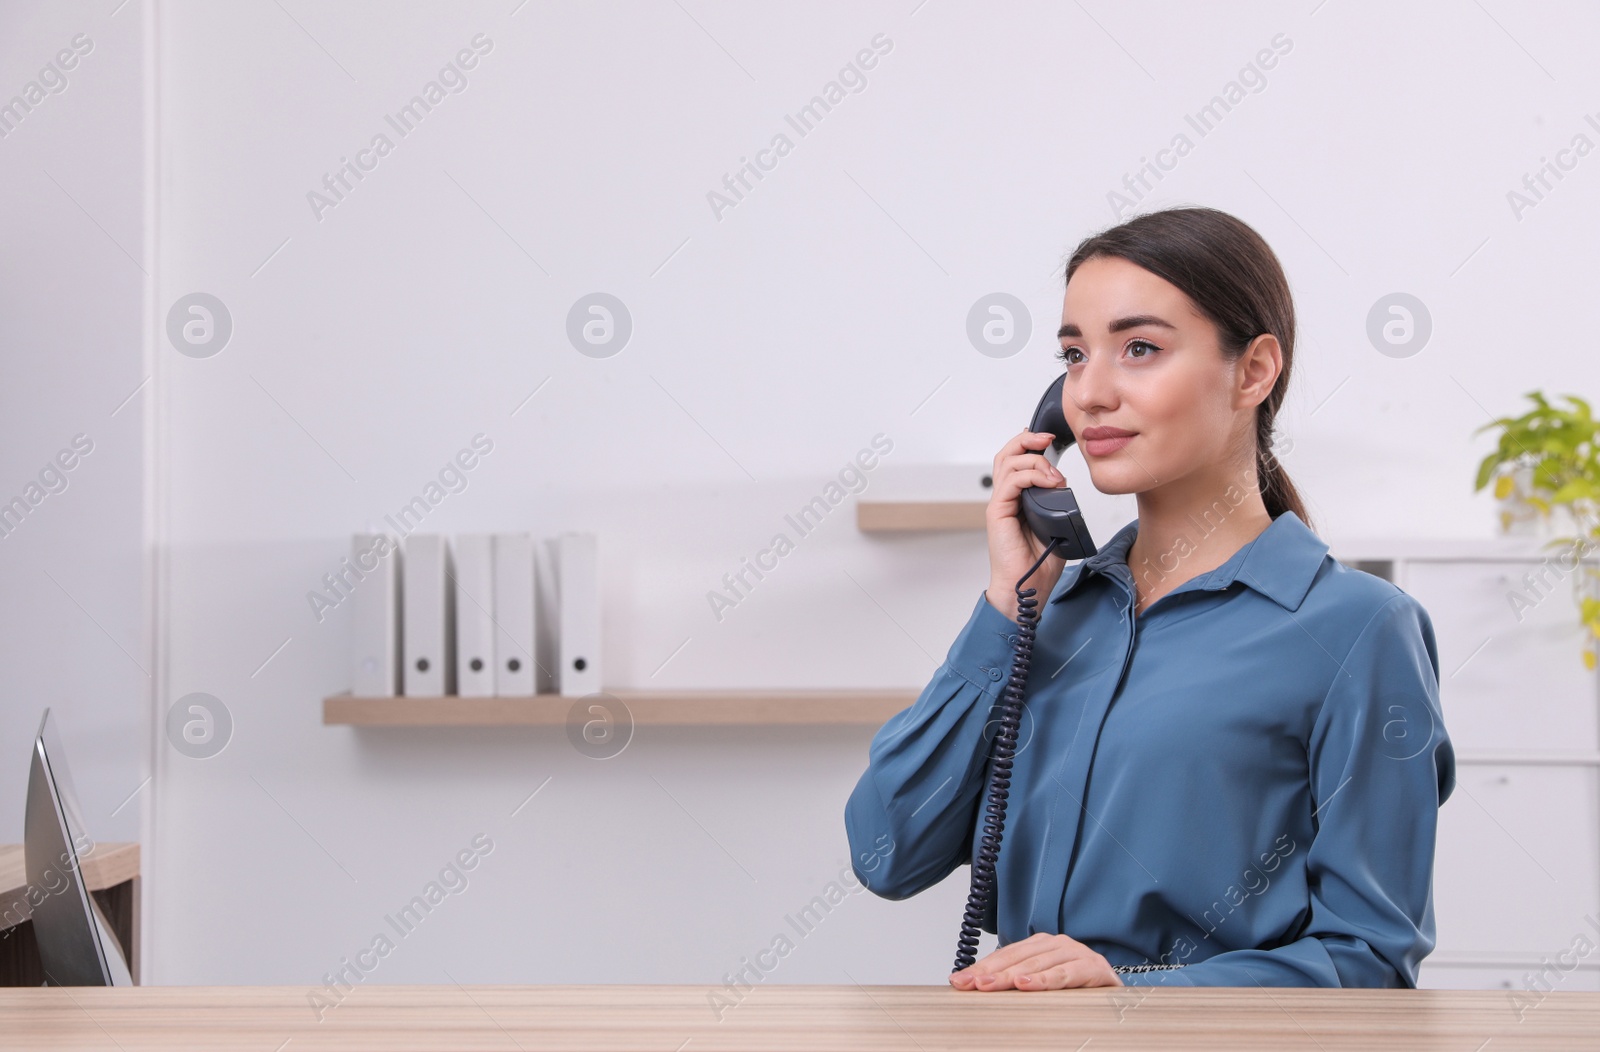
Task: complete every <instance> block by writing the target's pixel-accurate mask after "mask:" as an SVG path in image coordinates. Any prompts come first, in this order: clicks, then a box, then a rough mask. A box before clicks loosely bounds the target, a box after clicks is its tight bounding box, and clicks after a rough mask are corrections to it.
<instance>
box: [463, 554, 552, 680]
mask: <svg viewBox="0 0 1600 1052" xmlns="http://www.w3.org/2000/svg"><path fill="white" fill-rule="evenodd" d="M533 587H534V585H533V535H532V534H528V533H497V534H495V535H494V620H495V626H496V627H495V638H494V644H495V645H494V651H495V658H496V660H495V674H494V692H495V693H496V694H499V695H502V696H523V695H529V694H533V693H535V690H534V675H533V670H534V668H535V657H536V644H535V643H534V635H535V632H534V621H535V614H534V605H533V602H534V601H533ZM462 693H463V694H465V693H466V691H465V690H463V691H462Z"/></svg>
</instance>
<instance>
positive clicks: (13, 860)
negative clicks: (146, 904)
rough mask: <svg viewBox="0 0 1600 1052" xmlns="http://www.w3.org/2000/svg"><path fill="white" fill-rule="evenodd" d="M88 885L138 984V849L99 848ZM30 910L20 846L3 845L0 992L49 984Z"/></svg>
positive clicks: (88, 869) (88, 863)
mask: <svg viewBox="0 0 1600 1052" xmlns="http://www.w3.org/2000/svg"><path fill="white" fill-rule="evenodd" d="M82 869H83V877H84V881H85V882H86V883H87V884H88V886H89V892H90V894H92V895H94V897H95V901H97V902H98V903H100V908H101V909H102V910H104V911H105V915H106V920H108V921H110V922H111V929H112V931H114V932H116V935H117V940H118V941H119V942H121V943H122V951H123V954H124V956H126V957H127V959H128V971H130V972H131V973H132V974H133V981H134V982H135V983H137V982H138V981H139V845H138V844H113V843H96V844H95V845H94V847H93V849H92V850H91V851H90V852H89V854H88V856H87V857H85V858H84V859H83V860H82ZM32 916H33V910H32V908H31V907H30V906H29V905H28V872H27V867H26V865H25V862H24V857H23V853H22V845H21V844H0V986H38V985H39V984H40V983H42V982H44V970H43V968H42V967H41V966H40V964H39V943H38V941H37V940H36V939H35V938H34V935H33V921H32V920H30V919H29V918H31V917H32Z"/></svg>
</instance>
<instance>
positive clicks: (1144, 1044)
mask: <svg viewBox="0 0 1600 1052" xmlns="http://www.w3.org/2000/svg"><path fill="white" fill-rule="evenodd" d="M314 989H315V988H307V987H299V986H236V987H226V986H223V987H208V986H144V987H120V988H114V989H108V988H103V987H98V988H88V987H46V988H42V989H13V990H0V1035H4V1037H3V1041H4V1043H5V1044H6V1045H7V1046H8V1047H18V1048H29V1049H45V1048H49V1049H63V1050H65V1049H95V1050H102V1049H118V1048H120V1049H121V1050H122V1052H136V1050H152V1052H153V1050H166V1049H186V1048H197V1049H198V1048H205V1049H219V1048H233V1049H259V1050H261V1052H273V1050H276V1049H283V1050H284V1052H314V1050H317V1049H327V1050H353V1049H383V1050H389V1049H396V1050H400V1049H405V1050H424V1049H452V1050H469V1049H485V1050H488V1049H492V1050H495V1052H515V1050H517V1049H522V1050H523V1052H533V1050H535V1049H538V1050H541V1052H544V1050H550V1049H574V1050H576V1049H584V1050H595V1049H606V1050H610V1049H640V1050H650V1052H708V1050H716V1049H730V1050H739V1052H747V1050H754V1049H785V1050H794V1049H860V1050H864V1052H884V1050H889V1049H904V1050H907V1052H934V1050H935V1049H955V1048H959V1049H995V1048H1005V1049H1008V1050H1009V1049H1050V1050H1051V1052H1063V1050H1066V1052H1071V1050H1075V1049H1079V1048H1083V1047H1084V1046H1085V1045H1087V1046H1088V1048H1087V1050H1086V1052H1099V1050H1102V1049H1159V1050H1160V1052H1174V1050H1175V1049H1192V1048H1206V1049H1230V1050H1231V1049H1270V1050H1272V1052H1279V1050H1283V1049H1306V1050H1308V1052H1334V1050H1335V1049H1361V1050H1367V1049H1373V1048H1384V1049H1395V1048H1398V1049H1438V1050H1441V1052H1442V1050H1449V1052H1474V1050H1476V1049H1483V1048H1484V1047H1485V1046H1487V1049H1486V1052H1504V1050H1510V1049H1581V1048H1588V1049H1593V1048H1596V1047H1597V1046H1600V993H1567V992H1555V993H1550V994H1547V995H1545V996H1544V998H1543V1000H1542V1001H1539V1002H1538V1003H1537V1004H1536V1005H1534V1006H1533V1007H1530V1008H1527V1009H1526V1010H1525V1012H1524V1013H1523V1018H1522V1019H1521V1020H1520V1021H1519V1019H1518V1017H1517V1012H1516V1011H1515V1010H1514V1009H1513V1007H1512V1002H1511V997H1510V993H1509V992H1508V991H1504V990H1473V991H1462V990H1314V989H1300V988H1296V989H1280V988H1273V989H1270V990H1268V989H1223V988H1209V989H1189V990H1179V989H1156V988H1140V987H1124V988H1120V989H1095V990H1056V991H1049V992H1044V993H1019V992H1017V991H1013V990H1008V991H1003V992H999V993H966V992H961V991H957V990H952V989H951V988H949V987H948V986H758V987H756V988H755V989H754V990H752V991H750V992H748V993H747V994H746V995H745V997H744V999H743V1001H741V1002H740V1003H738V1004H736V1005H734V1006H733V1007H729V1008H726V1009H724V1012H723V1016H722V1018H721V1019H720V1020H719V1019H717V1017H716V1013H715V1012H714V1010H713V1009H712V1008H711V1007H710V1004H709V1003H708V998H709V996H710V995H711V994H712V993H714V992H715V990H716V988H714V987H705V986H456V985H452V986H357V987H356V988H355V989H354V990H353V991H351V992H350V993H349V994H347V995H346V996H345V997H344V999H343V1001H342V1002H341V1003H339V1004H338V1005H337V1006H336V1007H332V1008H325V1009H324V1010H323V1019H322V1020H321V1021H320V1022H319V1021H318V1019H317V1012H316V1010H315V1009H313V1008H312V1007H311V1005H310V1003H309V1001H308V995H309V994H310V993H311V992H312V991H313V990H314ZM1535 996H1536V995H1535Z"/></svg>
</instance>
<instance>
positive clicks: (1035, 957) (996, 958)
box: [950, 932, 1122, 992]
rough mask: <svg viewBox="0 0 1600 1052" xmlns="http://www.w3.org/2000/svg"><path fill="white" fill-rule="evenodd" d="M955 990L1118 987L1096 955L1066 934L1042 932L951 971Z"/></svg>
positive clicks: (1109, 970) (1104, 960)
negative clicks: (958, 969)
mask: <svg viewBox="0 0 1600 1052" xmlns="http://www.w3.org/2000/svg"><path fill="white" fill-rule="evenodd" d="M950 984H951V985H952V986H954V987H956V988H957V989H958V990H978V991H982V992H990V991H994V990H1064V989H1068V988H1072V987H1082V986H1120V985H1122V984H1121V980H1119V979H1118V978H1117V977H1116V973H1115V972H1113V971H1112V970H1111V965H1110V963H1109V962H1107V961H1106V959H1105V958H1104V957H1102V956H1101V955H1100V954H1098V953H1096V952H1094V951H1093V950H1091V949H1090V948H1089V947H1087V946H1085V945H1084V944H1083V943H1081V942H1078V941H1077V940H1076V939H1074V938H1072V937H1071V936H1068V935H1050V934H1047V933H1045V932H1040V933H1038V934H1035V935H1032V936H1029V937H1028V938H1026V939H1023V940H1021V941H1020V942H1014V943H1011V944H1010V945H1008V946H1003V947H1001V948H1000V949H998V950H996V951H995V952H993V953H991V954H990V955H989V956H987V957H985V958H984V959H983V960H981V961H978V962H977V963H975V964H973V965H972V966H971V967H969V968H964V969H962V970H961V971H959V972H954V973H952V975H951V977H950Z"/></svg>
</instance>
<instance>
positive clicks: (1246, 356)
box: [1234, 332, 1283, 409]
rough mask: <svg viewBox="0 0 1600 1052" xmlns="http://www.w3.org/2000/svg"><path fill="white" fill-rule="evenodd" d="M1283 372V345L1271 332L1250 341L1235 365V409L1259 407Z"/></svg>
mask: <svg viewBox="0 0 1600 1052" xmlns="http://www.w3.org/2000/svg"><path fill="white" fill-rule="evenodd" d="M1282 372H1283V345H1282V344H1280V343H1278V338H1277V337H1276V336H1274V335H1272V333H1270V332H1264V333H1262V334H1261V335H1260V336H1257V337H1256V338H1255V339H1253V340H1251V341H1250V346H1248V347H1246V348H1245V349H1244V353H1243V354H1241V355H1240V356H1239V359H1238V361H1237V362H1236V363H1235V365H1234V375H1235V377H1236V378H1237V383H1238V387H1237V389H1236V390H1235V392H1234V393H1235V403H1234V408H1235V409H1245V408H1249V407H1251V406H1256V405H1260V404H1261V403H1262V402H1264V401H1266V400H1267V396H1268V395H1269V394H1271V393H1272V388H1273V387H1274V386H1275V385H1276V384H1277V382H1278V375H1279V374H1280V373H1282Z"/></svg>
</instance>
